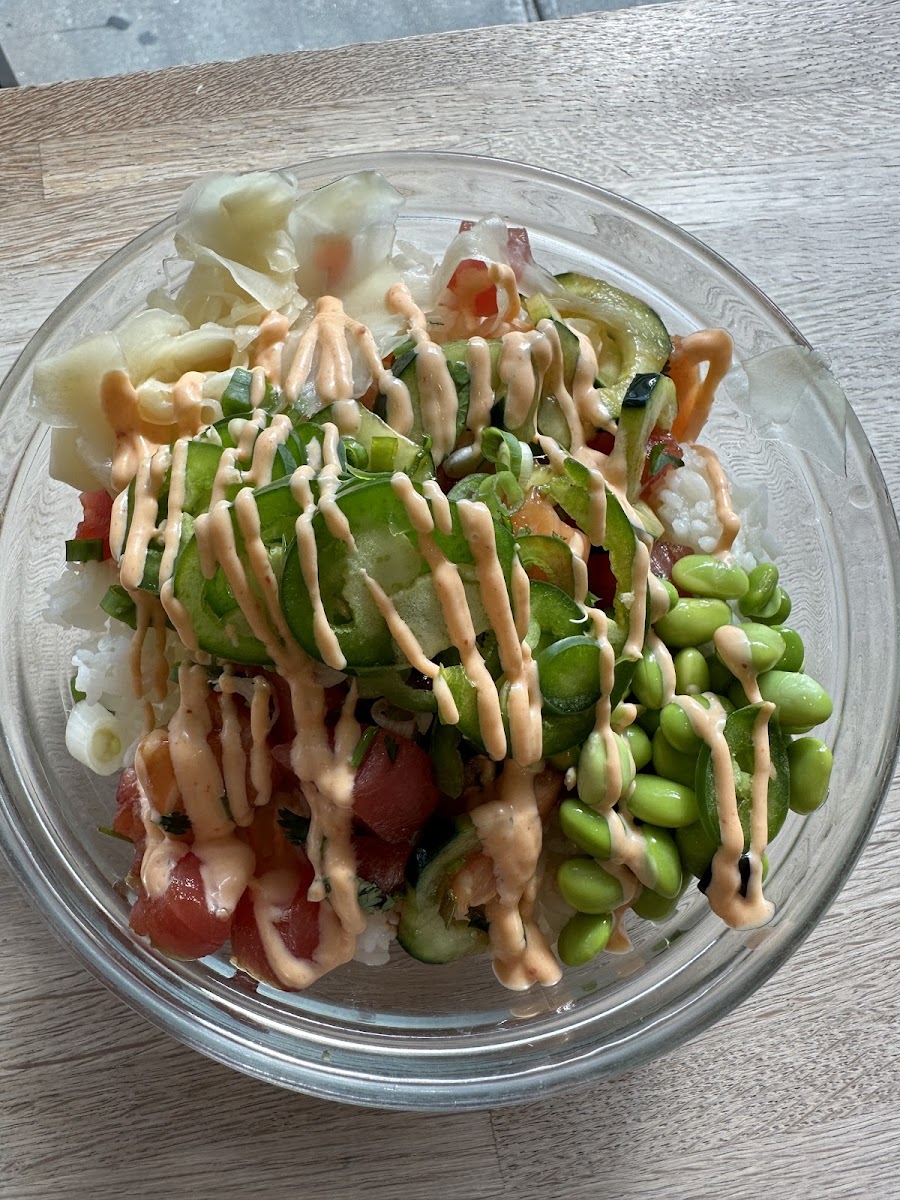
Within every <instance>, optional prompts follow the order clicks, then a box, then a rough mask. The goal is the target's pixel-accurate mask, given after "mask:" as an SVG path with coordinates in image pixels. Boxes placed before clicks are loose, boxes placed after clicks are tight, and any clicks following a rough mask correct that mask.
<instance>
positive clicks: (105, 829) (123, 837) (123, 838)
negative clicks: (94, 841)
mask: <svg viewBox="0 0 900 1200" xmlns="http://www.w3.org/2000/svg"><path fill="white" fill-rule="evenodd" d="M97 832H98V833H105V834H106V836H107V837H112V838H118V840H119V841H120V842H127V843H128V845H129V846H133V845H134V843H133V842H132V840H131V838H130V837H129V836H128V835H127V834H125V833H119V831H118V829H110V827H109V826H108V825H98V826H97Z"/></svg>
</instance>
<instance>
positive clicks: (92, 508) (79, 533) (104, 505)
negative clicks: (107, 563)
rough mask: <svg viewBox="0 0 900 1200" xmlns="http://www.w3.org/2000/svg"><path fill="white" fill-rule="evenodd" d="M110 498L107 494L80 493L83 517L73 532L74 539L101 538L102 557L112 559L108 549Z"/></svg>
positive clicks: (110, 517)
mask: <svg viewBox="0 0 900 1200" xmlns="http://www.w3.org/2000/svg"><path fill="white" fill-rule="evenodd" d="M112 505H113V502H112V496H110V494H109V492H105V491H99V492H82V493H81V509H82V512H83V514H84V515H83V516H82V518H81V520H80V522H79V523H78V528H77V529H76V530H75V537H76V538H79V539H82V538H102V539H103V557H104V558H105V559H106V558H112V552H111V550H110V548H109V523H110V521H111V519H112Z"/></svg>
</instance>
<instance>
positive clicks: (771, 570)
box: [738, 562, 778, 617]
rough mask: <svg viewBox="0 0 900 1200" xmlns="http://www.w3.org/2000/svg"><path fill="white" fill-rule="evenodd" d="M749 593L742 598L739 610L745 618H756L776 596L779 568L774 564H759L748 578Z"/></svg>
mask: <svg viewBox="0 0 900 1200" xmlns="http://www.w3.org/2000/svg"><path fill="white" fill-rule="evenodd" d="M747 582H748V587H747V591H746V592H745V593H744V595H743V596H742V597H741V600H740V603H739V604H738V608H739V609H740V610H741V613H742V615H743V616H745V617H755V616H756V614H757V613H759V612H762V611H763V609H764V608H765V607H766V605H768V604H769V602H770V601H771V599H772V597H773V596H774V595H775V588H776V587H777V586H778V568H777V567H776V566H775V564H774V563H770V562H764V563H759V564H758V565H757V566H755V567H754V568H753V570H752V571H751V572H750V574H749V576H748V577H747Z"/></svg>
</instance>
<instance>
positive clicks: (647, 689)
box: [631, 609, 674, 708]
mask: <svg viewBox="0 0 900 1200" xmlns="http://www.w3.org/2000/svg"><path fill="white" fill-rule="evenodd" d="M673 612H674V609H673ZM664 688H665V685H664V683H663V673H662V668H661V667H660V665H659V663H658V662H657V661H656V655H655V654H654V652H653V651H652V650H651V649H650V647H649V646H646V645H645V646H644V648H643V650H642V651H641V661H640V662H639V663H638V665H637V666H636V667H635V669H634V675H633V676H632V677H631V690H632V692H634V694H635V696H636V697H637V701H638V703H639V704H643V705H644V707H645V708H661V707H662V702H663V695H664Z"/></svg>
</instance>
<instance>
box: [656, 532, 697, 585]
mask: <svg viewBox="0 0 900 1200" xmlns="http://www.w3.org/2000/svg"><path fill="white" fill-rule="evenodd" d="M693 553H694V551H693V550H692V549H691V548H690V546H682V545H681V544H680V543H679V542H664V541H656V542H654V543H653V549H652V550H651V551H650V570H651V571H652V572H653V574H654V575H658V576H659V577H660V579H669V580H671V578H672V567H673V566H674V565H675V563H677V562H678V560H679V558H684V557H685V555H687V554H693Z"/></svg>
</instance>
